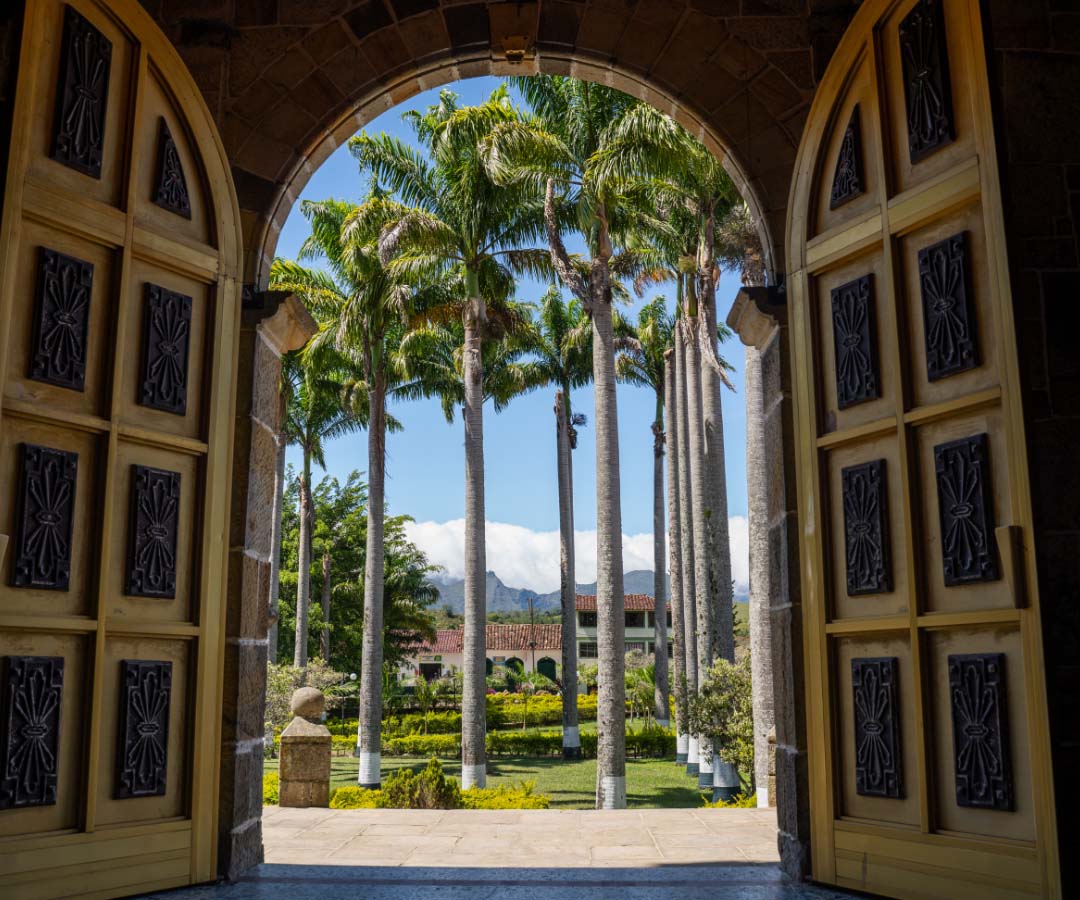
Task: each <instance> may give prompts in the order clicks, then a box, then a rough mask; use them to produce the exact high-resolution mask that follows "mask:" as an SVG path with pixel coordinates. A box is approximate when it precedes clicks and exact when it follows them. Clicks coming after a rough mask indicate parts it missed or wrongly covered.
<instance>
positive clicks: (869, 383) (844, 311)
mask: <svg viewBox="0 0 1080 900" xmlns="http://www.w3.org/2000/svg"><path fill="white" fill-rule="evenodd" d="M832 320H833V343H834V345H835V348H836V402H837V405H839V407H840V408H841V409H846V408H847V407H849V406H854V405H855V404H857V403H862V402H864V401H866V400H873V399H875V398H877V397H879V396H880V394H879V392H878V378H877V327H876V325H875V319H874V280H873V276H872V275H864V276H863V277H862V278H856V279H855V280H854V281H849V282H848V283H847V284H842V285H840V287H838V288H834V289H833V291H832Z"/></svg>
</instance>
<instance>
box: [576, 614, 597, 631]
mask: <svg viewBox="0 0 1080 900" xmlns="http://www.w3.org/2000/svg"><path fill="white" fill-rule="evenodd" d="M578 624H579V625H580V626H581V627H582V628H595V627H596V613H594V612H579V613H578Z"/></svg>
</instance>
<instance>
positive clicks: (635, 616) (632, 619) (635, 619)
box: [626, 612, 645, 628]
mask: <svg viewBox="0 0 1080 900" xmlns="http://www.w3.org/2000/svg"><path fill="white" fill-rule="evenodd" d="M626 627H627V628H644V627H645V613H643V612H628V613H627V614H626Z"/></svg>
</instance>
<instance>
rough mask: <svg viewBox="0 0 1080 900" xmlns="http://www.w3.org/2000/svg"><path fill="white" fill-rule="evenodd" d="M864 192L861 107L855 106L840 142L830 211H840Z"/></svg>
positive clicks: (830, 197) (830, 199)
mask: <svg viewBox="0 0 1080 900" xmlns="http://www.w3.org/2000/svg"><path fill="white" fill-rule="evenodd" d="M863 190H864V187H863V170H862V130H861V127H860V125H859V105H858V104H855V108H854V109H852V111H851V118H850V119H849V120H848V125H847V128H846V129H845V130H844V138H843V140H842V141H841V142H840V156H839V157H837V160H836V171H835V172H834V173H833V182H832V192H831V193H830V195H829V209H839V208H840V207H841V206H843V205H844V204H845V203H847V202H848V201H849V200H854V199H855V198H856V197H858V196H859V195H860V194H861V193H862V192H863Z"/></svg>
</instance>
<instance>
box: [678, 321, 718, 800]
mask: <svg viewBox="0 0 1080 900" xmlns="http://www.w3.org/2000/svg"><path fill="white" fill-rule="evenodd" d="M683 323H684V325H685V326H686V327H687V331H688V334H687V339H686V395H687V405H688V409H689V415H688V417H687V426H688V427H687V437H688V439H689V440H688V443H689V445H690V502H691V503H692V504H693V506H694V525H695V528H694V583H695V585H696V588H697V598H696V605H697V676H698V688H699V689H700V687H701V685H703V684H704V683H705V679H706V677H708V673H709V668H710V667H711V666H712V660H713V640H714V638H713V635H714V634H715V610H714V609H713V605H712V601H713V597H712V593H711V591H710V589H709V588H710V578H709V570H710V560H709V541H708V532H709V529H710V514H711V510H710V509H709V499H708V490H707V481H706V475H705V427H704V426H705V421H704V417H703V410H702V396H701V393H702V372H701V348H700V344H699V342H698V335H697V329H698V327H700V324H701V317H700V315H698V316H693V317H691V318H687V319H684V320H683ZM698 764H699V768H698V787H700V788H711V787H712V748H711V747H710V745H709V741H708V738H707V736H706V735H703V734H699V735H698Z"/></svg>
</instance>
